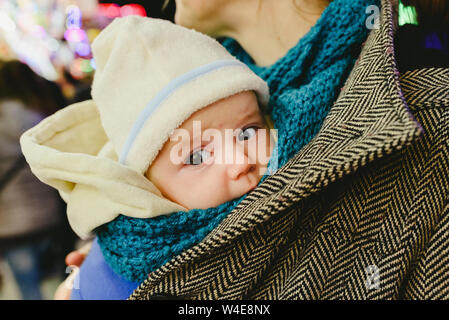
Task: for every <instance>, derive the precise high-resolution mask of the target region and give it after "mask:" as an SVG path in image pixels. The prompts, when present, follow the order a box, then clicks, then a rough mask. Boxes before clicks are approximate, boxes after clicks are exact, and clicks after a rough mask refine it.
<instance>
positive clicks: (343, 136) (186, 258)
mask: <svg viewBox="0 0 449 320" xmlns="http://www.w3.org/2000/svg"><path fill="white" fill-rule="evenodd" d="M397 9H398V1H397V0H382V8H381V12H380V28H379V29H374V30H372V31H371V32H370V35H369V36H368V39H367V41H366V43H365V45H364V47H363V48H362V52H361V54H360V57H359V59H358V61H357V63H356V65H355V66H354V68H353V70H352V72H351V74H350V76H349V77H348V80H347V81H346V84H345V86H344V87H343V88H342V91H341V94H340V96H339V97H338V99H337V101H336V102H335V104H334V105H333V106H332V108H331V110H330V112H329V114H328V116H327V117H326V119H325V121H324V123H323V125H322V127H321V129H320V131H319V133H318V134H317V135H316V136H315V138H314V139H313V140H312V141H311V142H310V143H309V144H308V145H307V146H305V147H304V148H303V149H301V150H300V151H299V152H298V153H297V154H296V156H295V157H294V158H292V159H291V160H290V161H289V162H288V163H287V164H285V165H284V166H283V167H282V168H280V169H279V170H278V172H277V173H276V175H273V176H271V177H269V178H267V179H266V181H264V182H263V183H262V184H261V185H260V186H259V187H258V188H257V189H256V190H254V191H253V192H252V193H251V194H249V195H248V196H247V197H246V198H245V200H244V201H242V202H241V203H240V204H239V205H238V206H237V207H236V208H235V209H234V210H233V211H232V212H231V213H230V214H229V215H228V217H227V218H226V219H225V220H224V221H223V222H222V223H221V224H220V225H219V226H218V227H217V228H216V229H214V230H213V231H212V232H211V233H210V234H209V235H208V236H207V237H206V238H205V239H204V240H203V241H202V242H201V243H199V244H198V245H196V246H194V247H193V248H191V249H189V250H186V251H184V252H183V253H182V254H181V255H179V256H177V257H175V258H174V259H173V260H172V261H170V262H169V263H167V264H166V265H164V266H163V267H161V268H160V269H158V270H156V271H155V272H153V273H152V274H151V275H150V277H149V278H148V280H147V284H149V283H150V284H151V282H153V281H154V282H158V281H160V279H161V278H163V277H164V274H167V273H168V272H170V271H171V270H174V269H176V268H181V267H182V265H184V264H186V263H187V262H192V260H196V261H197V259H200V258H201V257H202V256H203V255H205V254H207V253H210V252H211V251H212V250H215V249H217V248H219V247H222V246H224V245H226V244H229V243H230V242H231V241H232V239H234V238H235V237H237V236H239V235H241V234H242V233H244V232H245V231H248V230H251V229H253V228H254V226H256V225H257V224H259V223H262V222H264V221H266V220H268V219H270V218H271V217H273V216H275V215H276V214H277V213H280V212H282V211H283V210H284V209H286V208H288V207H290V206H292V205H294V204H298V203H300V202H301V201H303V200H304V199H307V197H309V196H310V195H312V194H315V193H317V192H318V191H320V190H322V189H323V188H324V187H326V186H327V185H329V184H330V183H332V182H335V181H337V180H339V179H341V178H342V177H344V176H346V175H348V174H351V173H354V172H355V171H357V170H358V169H360V168H362V167H364V166H365V165H366V164H368V163H370V162H372V161H374V160H376V159H379V158H382V157H384V156H386V155H388V154H390V153H392V152H394V151H398V150H400V149H402V148H404V147H406V146H407V145H410V144H411V143H412V142H413V141H415V140H416V139H418V138H419V137H420V135H421V134H422V128H421V126H420V125H419V123H418V122H416V121H415V119H414V117H413V115H412V114H411V112H410V110H409V109H408V106H407V104H406V103H405V99H404V97H403V94H402V92H401V88H400V82H399V72H398V69H397V66H396V62H395V58H394V45H393V36H394V33H395V31H396V28H397Z"/></svg>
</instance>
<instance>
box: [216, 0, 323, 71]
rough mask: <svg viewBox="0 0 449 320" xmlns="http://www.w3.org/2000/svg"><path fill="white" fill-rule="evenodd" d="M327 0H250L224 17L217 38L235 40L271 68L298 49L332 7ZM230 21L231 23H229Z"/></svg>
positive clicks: (256, 59) (258, 60)
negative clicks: (300, 40) (288, 53)
mask: <svg viewBox="0 0 449 320" xmlns="http://www.w3.org/2000/svg"><path fill="white" fill-rule="evenodd" d="M328 3H329V1H327V0H296V1H294V0H263V1H257V0H256V1H253V0H247V1H246V3H245V5H242V3H241V2H240V6H238V7H237V6H236V7H235V10H233V8H232V7H230V8H229V10H228V11H227V12H226V16H225V17H222V18H223V21H225V23H224V25H223V26H224V27H223V28H222V29H221V30H220V34H216V35H215V36H226V37H232V38H234V39H235V40H237V42H238V43H239V44H240V45H241V46H242V47H243V49H244V50H245V51H246V52H247V53H248V54H249V55H250V56H251V57H252V58H253V60H254V61H255V63H256V64H257V65H259V66H268V65H271V64H273V63H274V62H276V61H277V60H278V59H279V58H281V57H283V56H284V55H285V54H286V53H287V52H288V50H290V49H291V48H292V47H294V46H295V45H296V44H297V43H298V41H299V39H300V38H302V37H303V36H304V35H305V34H306V33H307V32H308V31H309V30H310V28H311V27H312V26H313V25H315V23H316V21H317V20H318V18H319V17H320V16H321V14H322V12H323V11H324V9H325V8H326V6H327V5H328ZM226 22H227V23H226Z"/></svg>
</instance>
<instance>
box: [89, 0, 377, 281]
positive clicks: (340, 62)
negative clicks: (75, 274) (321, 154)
mask: <svg viewBox="0 0 449 320" xmlns="http://www.w3.org/2000/svg"><path fill="white" fill-rule="evenodd" d="M373 4H374V5H379V0H333V1H332V2H331V3H330V4H329V6H328V7H327V8H326V9H325V10H324V12H323V14H322V15H321V17H320V18H319V19H318V21H317V23H316V24H315V26H314V27H312V28H311V29H310V31H309V32H308V33H307V34H306V35H305V36H304V37H303V38H301V39H300V41H299V42H298V43H297V45H296V46H295V47H293V48H292V49H290V50H289V51H288V53H287V54H286V55H285V56H284V57H283V58H281V59H279V60H278V61H277V62H276V63H274V64H273V65H271V66H268V67H259V66H256V65H255V64H254V62H253V60H252V59H251V57H250V56H249V55H248V54H247V53H245V52H244V51H243V49H242V48H241V47H240V46H239V45H238V43H237V42H236V41H235V40H232V39H225V40H224V41H223V45H224V46H225V47H226V48H227V49H228V50H229V52H231V53H232V54H233V55H235V56H236V57H237V58H239V59H240V60H241V61H242V62H244V63H246V64H247V65H248V66H249V67H250V68H251V69H252V70H253V71H254V72H255V73H256V74H257V75H259V76H260V77H261V78H262V79H264V80H265V81H267V83H268V86H269V87H270V94H271V98H270V104H269V114H270V116H271V118H272V120H273V122H274V124H275V128H276V129H278V144H277V150H276V151H277V156H278V165H279V166H282V165H283V164H285V163H286V162H287V161H288V160H289V159H290V158H291V157H292V156H293V155H295V154H296V153H297V152H298V151H299V150H300V149H301V148H302V147H303V146H304V145H306V144H307V143H308V142H309V141H310V140H311V139H312V138H313V137H314V136H315V135H316V134H317V132H318V130H319V129H320V127H321V125H322V123H323V120H324V118H325V116H326V115H327V113H328V111H329V110H330V107H331V106H332V104H333V102H334V101H335V100H336V99H337V97H338V94H339V92H340V88H341V87H342V86H343V84H344V82H345V80H346V78H347V77H348V75H349V72H350V71H351V69H352V67H353V65H354V63H355V60H356V58H357V57H358V55H359V54H360V50H361V44H362V42H363V41H365V39H366V37H367V34H368V30H367V28H366V27H365V20H366V19H367V14H366V13H365V11H366V7H367V6H369V5H373ZM245 196H246V195H243V196H242V197H240V198H238V199H234V200H232V201H229V202H226V203H224V204H222V205H220V206H218V207H215V208H210V209H206V210H203V209H201V210H200V209H194V210H190V211H188V212H175V213H172V214H170V215H166V216H159V217H156V218H151V219H137V218H131V217H127V216H123V215H121V216H119V217H117V218H116V219H115V220H114V221H112V222H110V223H108V224H106V225H104V226H102V227H100V228H99V229H98V230H97V236H98V242H99V244H100V247H101V249H102V253H103V255H104V258H105V260H106V262H107V263H108V264H109V265H110V266H111V267H112V269H113V270H114V271H115V272H116V273H118V274H119V275H121V276H123V277H124V278H126V279H128V280H130V281H143V280H144V279H146V278H147V276H148V274H149V273H150V272H152V271H154V270H155V269H157V268H159V267H160V266H162V265H163V264H165V263H166V262H168V261H169V260H171V259H172V258H173V257H175V256H176V255H179V254H180V253H181V252H182V251H184V250H186V249H188V248H190V247H192V246H194V245H195V244H197V243H199V242H200V241H202V240H203V239H204V238H205V237H206V235H207V234H208V233H209V232H210V231H212V230H213V229H214V228H215V227H217V226H218V224H219V223H220V222H221V221H223V219H224V218H225V217H226V216H227V215H228V214H229V213H230V212H231V211H232V209H233V208H235V207H236V206H237V204H238V203H239V202H240V201H242V200H243V199H244V198H245Z"/></svg>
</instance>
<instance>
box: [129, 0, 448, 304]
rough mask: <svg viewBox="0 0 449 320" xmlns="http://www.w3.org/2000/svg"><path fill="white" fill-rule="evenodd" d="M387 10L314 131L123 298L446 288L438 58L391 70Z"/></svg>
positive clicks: (351, 294)
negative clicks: (433, 64)
mask: <svg viewBox="0 0 449 320" xmlns="http://www.w3.org/2000/svg"><path fill="white" fill-rule="evenodd" d="M396 10H397V1H396V0H383V1H382V8H381V23H380V28H379V29H377V30H373V31H372V32H371V33H370V35H369V38H368V40H367V42H366V44H365V45H364V47H363V49H362V52H361V55H360V58H359V60H358V63H357V64H356V65H355V67H354V69H353V71H352V72H351V74H350V76H349V78H348V80H347V82H346V84H345V86H344V88H343V89H342V91H341V94H340V96H339V98H338V100H337V101H336V102H335V104H334V105H333V106H332V108H331V110H330V113H329V115H328V116H327V118H326V119H325V122H324V124H323V126H322V128H321V131H320V132H319V133H318V135H317V136H316V137H315V138H314V139H313V140H312V141H311V142H310V143H309V144H308V145H307V146H306V147H304V148H303V149H302V150H301V151H300V152H299V153H298V154H297V155H296V156H295V157H294V158H293V159H291V161H289V162H288V163H287V164H286V165H285V166H284V167H282V168H281V169H280V170H279V171H278V172H277V173H276V174H275V175H273V176H271V177H270V178H269V179H267V180H266V181H265V182H264V183H263V184H262V185H260V186H259V187H258V188H257V189H256V190H254V191H253V192H252V193H251V194H250V195H249V196H248V197H247V198H246V199H245V201H243V202H242V203H241V204H240V205H239V206H238V207H237V208H236V209H235V210H234V211H233V212H232V213H231V214H230V215H229V216H228V217H227V218H226V219H225V220H224V221H223V222H222V223H221V224H220V225H219V227H217V228H216V229H215V230H213V231H212V232H211V233H210V234H209V235H208V236H207V238H206V239H204V241H202V242H201V243H200V244H198V245H196V246H194V247H193V248H191V249H189V250H187V251H185V252H184V253H183V254H181V255H179V256H177V257H175V258H174V259H173V260H172V261H170V262H169V263H167V264H166V265H164V266H163V267H161V268H160V269H158V270H157V271H155V272H153V273H152V274H151V275H150V276H149V278H148V279H147V280H145V281H144V282H143V283H142V284H141V285H140V287H139V288H137V289H136V290H135V292H134V293H133V294H132V295H131V297H130V299H151V298H152V297H155V296H158V295H163V296H167V297H181V298H186V299H408V298H411V299H441V298H449V203H448V200H449V159H448V158H449V145H448V144H449V70H448V69H438V68H429V69H421V70H414V71H409V72H406V73H404V74H402V75H399V73H398V71H397V67H396V64H395V59H394V49H393V48H394V46H393V35H394V33H395V30H396V28H397V25H396V23H397V12H396Z"/></svg>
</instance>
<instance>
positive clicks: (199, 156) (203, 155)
mask: <svg viewBox="0 0 449 320" xmlns="http://www.w3.org/2000/svg"><path fill="white" fill-rule="evenodd" d="M210 156H211V154H210V152H209V151H207V150H205V149H201V150H198V151H195V152H192V153H191V154H190V156H188V157H187V159H186V160H185V161H184V164H188V165H193V166H197V165H200V164H202V163H203V162H204V161H206V160H207V159H208V158H209V157H210Z"/></svg>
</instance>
